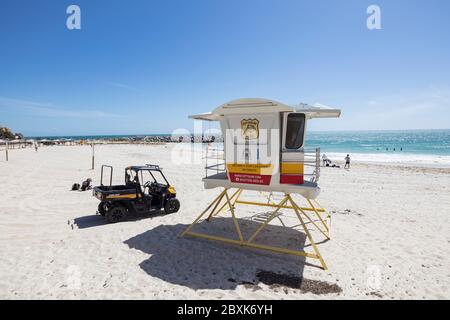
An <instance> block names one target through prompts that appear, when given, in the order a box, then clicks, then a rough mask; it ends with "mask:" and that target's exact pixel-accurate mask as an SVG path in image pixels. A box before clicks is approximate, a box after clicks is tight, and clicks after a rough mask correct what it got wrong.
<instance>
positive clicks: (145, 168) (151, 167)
mask: <svg viewBox="0 0 450 320" xmlns="http://www.w3.org/2000/svg"><path fill="white" fill-rule="evenodd" d="M105 168H109V170H110V171H109V172H110V175H109V186H110V187H111V186H112V177H113V171H114V168H113V167H112V166H110V165H106V164H104V165H102V170H101V176H100V185H101V186H103V173H104V169H105ZM128 170H130V171H134V172H135V173H136V175H138V172H139V171H141V172H142V171H148V173H150V175H151V177H152V179H153V181H154V182H156V183H157V182H158V180H157V179H156V178H155V176H154V175H153V173H152V171H157V172H159V173H160V174H161V176H162V177H163V179H164V181H165V182H166V184H167V185H168V186H170V183H169V181H167V178H166V176H165V175H164V173H163V172H162V168H161V167H160V166H159V165H156V164H145V166H131V167H127V168H125V174H127V171H128ZM140 180H141V181H140V182H141V183H142V182H143V181H142V180H143V179H142V174H141V179H140Z"/></svg>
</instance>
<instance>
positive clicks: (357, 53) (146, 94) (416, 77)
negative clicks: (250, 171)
mask: <svg viewBox="0 0 450 320" xmlns="http://www.w3.org/2000/svg"><path fill="white" fill-rule="evenodd" d="M70 4H77V5H79V6H80V8H81V30H68V29H67V28H66V19H67V17H68V14H67V13H66V8H67V7H68V6H69V5H70ZM371 4H377V5H379V6H380V8H381V14H382V16H381V19H382V20H381V21H382V30H368V29H367V27H366V19H367V17H368V15H367V13H366V9H367V7H368V6H369V5H371ZM449 15H450V1H447V0H441V1H438V0H431V1H418V0H415V1H414V0H395V1H379V0H372V1H365V0H347V1H335V0H328V1H324V0H319V1H300V0H295V1H294V0H292V1H280V0H277V1H275V0H274V1H266V0H244V1H242V0H241V1H235V0H226V1H225V0H190V1H167V0H166V1H162V0H161V1H149V0H145V1H144V0H143V1H138V0H134V1H111V0H108V1H101V0H96V1H92V0H91V1H84V0H71V1H64V0H53V1H51V0H47V1H32V0H29V1H24V0H14V1H12V0H4V1H2V2H1V3H0V125H6V126H8V127H11V128H12V129H13V130H14V131H20V132H23V133H25V134H26V135H77V134H78V135H84V134H86V135H87V134H144V133H166V132H167V133H170V132H172V130H174V129H176V128H187V129H191V128H192V125H193V124H192V121H191V120H189V119H187V116H188V115H189V114H195V113H199V112H206V111H210V110H212V109H213V108H215V107H216V106H218V105H220V104H222V103H224V102H227V101H229V100H233V99H236V98H243V97H263V98H270V99H275V100H279V101H281V102H284V103H288V104H295V103H298V102H306V103H316V102H318V103H322V104H325V105H330V106H336V107H340V108H342V110H343V115H342V118H341V119H339V120H334V119H333V120H316V121H315V122H314V123H312V124H311V127H312V129H313V130H360V129H370V130H374V129H379V130H383V129H427V128H436V129H437V128H441V129H446V128H450V36H449V31H450V19H449Z"/></svg>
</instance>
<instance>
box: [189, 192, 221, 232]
mask: <svg viewBox="0 0 450 320" xmlns="http://www.w3.org/2000/svg"><path fill="white" fill-rule="evenodd" d="M227 190H228V189H225V190H223V191H222V193H220V194H219V195H218V196H217V198H216V199H214V201H213V202H211V204H210V205H209V206H208V207H207V208H206V209H205V210H204V211H203V212H202V213H201V214H200V215H199V216H198V217H197V219H195V220H194V222H192V223H191V224H190V225H189V226H188V227H187V228H186V230H184V231H183V232H182V233H181V234H180V236H181V237H184V236H185V235H186V233H188V232H189V231H191V229H192V227H193V226H194V224H196V223H197V222H198V221H199V220H200V219H201V218H202V217H203V216H204V215H205V214H206V212H208V210H209V209H211V207H212V206H213V205H214V204H216V203H218V202H219V201H220V200H221V199H222V198H223V196H224V195H225V193H226V192H227Z"/></svg>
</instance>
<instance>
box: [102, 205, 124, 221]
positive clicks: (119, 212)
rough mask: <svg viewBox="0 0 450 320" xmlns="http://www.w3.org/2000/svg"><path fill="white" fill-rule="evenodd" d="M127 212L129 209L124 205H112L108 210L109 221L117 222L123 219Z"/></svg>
mask: <svg viewBox="0 0 450 320" xmlns="http://www.w3.org/2000/svg"><path fill="white" fill-rule="evenodd" d="M126 214H127V209H125V208H124V207H122V206H112V207H110V208H108V211H106V214H105V216H106V220H108V222H109V223H116V222H119V221H122V220H123V219H124V218H125V216H126Z"/></svg>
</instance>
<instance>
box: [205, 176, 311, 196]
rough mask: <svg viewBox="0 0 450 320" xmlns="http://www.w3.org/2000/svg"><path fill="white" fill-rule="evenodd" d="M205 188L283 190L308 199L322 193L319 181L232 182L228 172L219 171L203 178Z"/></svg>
mask: <svg viewBox="0 0 450 320" xmlns="http://www.w3.org/2000/svg"><path fill="white" fill-rule="evenodd" d="M202 180H203V182H204V184H205V189H214V188H225V189H231V188H236V189H245V190H256V191H264V192H283V193H285V194H291V193H292V194H300V195H302V196H303V197H305V198H306V199H316V198H317V197H318V196H319V194H320V187H319V186H318V185H317V183H314V182H309V181H305V183H304V184H279V185H270V186H265V185H256V184H241V183H234V182H230V180H228V177H227V173H226V172H222V173H218V174H215V175H211V176H209V177H205V178H203V179H202Z"/></svg>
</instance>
